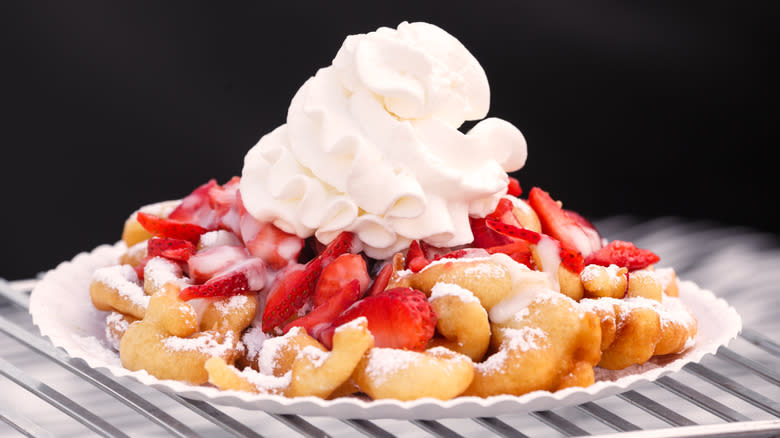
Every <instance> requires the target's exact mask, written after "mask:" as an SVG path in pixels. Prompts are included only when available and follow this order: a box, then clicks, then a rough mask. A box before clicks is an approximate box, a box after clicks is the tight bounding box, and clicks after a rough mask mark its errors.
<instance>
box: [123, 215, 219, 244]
mask: <svg viewBox="0 0 780 438" xmlns="http://www.w3.org/2000/svg"><path fill="white" fill-rule="evenodd" d="M136 219H138V223H140V224H141V226H142V227H144V228H145V229H146V231H148V232H150V233H152V234H153V235H155V236H157V237H170V238H173V239H182V240H188V241H190V242H192V243H197V242H198V240H200V235H201V234H203V233H205V232H206V231H208V230H207V229H205V228H203V227H201V226H200V225H195V224H192V223H187V222H180V221H177V220H174V219H164V218H160V217H157V216H155V215H152V214H148V213H144V212H141V211H139V212H138V214H137V215H136Z"/></svg>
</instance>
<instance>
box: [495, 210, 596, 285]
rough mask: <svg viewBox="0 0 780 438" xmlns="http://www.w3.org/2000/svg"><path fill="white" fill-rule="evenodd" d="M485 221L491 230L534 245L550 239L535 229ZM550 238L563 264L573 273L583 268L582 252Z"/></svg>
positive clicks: (577, 272)
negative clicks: (556, 247) (556, 246)
mask: <svg viewBox="0 0 780 438" xmlns="http://www.w3.org/2000/svg"><path fill="white" fill-rule="evenodd" d="M485 223H486V225H487V226H488V228H490V229H491V230H494V231H496V232H498V233H501V234H504V235H507V236H510V237H515V238H518V239H522V240H525V241H526V242H528V243H530V244H534V245H535V244H538V243H539V242H540V241H541V240H542V239H552V238H551V237H549V236H545V235H543V234H539V233H537V232H536V231H532V230H528V229H525V228H520V227H516V226H514V225H509V224H505V223H503V222H498V221H494V220H491V219H488V220H487V221H486V222H485ZM552 240H553V241H554V242H555V243H556V244H557V245H558V253H559V256H560V258H561V263H562V264H563V266H564V267H565V268H566V269H568V270H570V271H572V272H574V273H575V274H579V273H580V272H582V270H583V269H584V268H585V262H584V258H583V257H582V254H581V253H580V252H579V251H578V250H577V249H575V248H573V247H571V246H570V245H569V244H568V243H566V242H561V241H558V240H555V239H552ZM521 263H522V262H521Z"/></svg>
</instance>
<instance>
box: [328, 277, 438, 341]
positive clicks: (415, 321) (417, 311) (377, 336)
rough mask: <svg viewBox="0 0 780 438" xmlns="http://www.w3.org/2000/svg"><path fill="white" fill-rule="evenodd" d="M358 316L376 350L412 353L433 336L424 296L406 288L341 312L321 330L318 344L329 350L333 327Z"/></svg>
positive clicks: (431, 314) (431, 313)
mask: <svg viewBox="0 0 780 438" xmlns="http://www.w3.org/2000/svg"><path fill="white" fill-rule="evenodd" d="M361 316H362V317H365V318H366V319H367V320H368V330H369V331H370V332H371V334H372V335H373V336H374V345H375V346H376V347H388V348H401V349H405V350H416V351H422V350H424V349H425V346H426V345H427V344H428V341H430V340H431V338H432V337H433V333H434V330H435V328H436V319H437V318H436V312H435V311H434V310H433V308H432V307H431V305H430V303H428V298H427V297H426V296H425V294H424V293H422V292H420V291H418V290H416V289H411V288H408V287H400V288H394V289H388V290H386V291H384V292H382V293H380V294H378V295H374V296H371V297H366V298H363V299H362V300H360V301H358V302H357V303H355V304H354V305H352V306H351V307H349V308H348V309H347V310H345V311H344V312H343V313H342V314H341V315H339V316H338V317H337V318H336V319H335V320H334V321H333V323H331V325H330V326H329V327H328V328H327V329H325V330H323V331H322V333H321V336H320V338H321V339H320V341H321V342H322V343H323V345H325V346H326V347H328V348H331V347H332V343H333V333H334V332H335V330H336V328H337V327H339V326H340V325H342V324H345V323H348V322H350V321H352V320H354V319H356V318H359V317H361Z"/></svg>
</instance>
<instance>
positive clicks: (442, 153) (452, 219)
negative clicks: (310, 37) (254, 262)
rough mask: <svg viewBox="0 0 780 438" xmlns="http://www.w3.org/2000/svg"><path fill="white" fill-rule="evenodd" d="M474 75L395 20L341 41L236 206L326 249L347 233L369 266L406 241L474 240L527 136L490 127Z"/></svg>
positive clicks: (438, 40) (477, 73)
mask: <svg viewBox="0 0 780 438" xmlns="http://www.w3.org/2000/svg"><path fill="white" fill-rule="evenodd" d="M489 105H490V88H489V86H488V82H487V77H486V76H485V72H484V70H483V69H482V66H480V64H479V63H478V62H477V60H476V59H475V58H474V57H473V56H472V55H471V53H469V51H468V50H467V49H466V48H465V47H464V46H463V45H462V44H461V43H460V42H459V41H458V40H457V39H455V38H454V37H453V36H451V35H450V34H448V33H447V32H445V31H444V30H442V29H440V28H438V27H436V26H434V25H431V24H428V23H406V22H404V23H401V24H400V25H399V26H398V29H390V28H380V29H378V30H377V31H375V32H371V33H368V34H360V35H352V36H349V37H347V39H346V40H345V41H344V44H343V45H342V47H341V49H340V50H339V51H338V53H337V54H336V57H335V59H334V60H333V64H332V65H331V66H329V67H325V68H322V69H320V70H319V71H318V72H317V74H316V75H315V76H314V77H312V78H310V79H309V80H307V81H306V82H305V83H304V84H303V86H302V87H301V88H300V89H299V90H298V92H297V93H296V94H295V97H293V99H292V102H291V104H290V108H289V110H288V113H287V123H286V124H284V125H282V126H280V127H278V128H276V129H275V130H273V131H272V132H270V133H269V134H267V135H265V136H264V137H262V138H261V139H260V141H259V142H258V143H257V145H256V146H254V147H253V148H252V149H251V150H250V151H249V152H248V153H247V155H246V157H245V160H244V169H243V174H242V178H241V185H240V191H241V197H242V200H243V203H244V206H245V207H246V209H247V211H248V212H249V213H250V214H251V215H252V216H254V217H255V218H257V219H258V220H260V221H267V222H273V223H274V224H275V225H276V226H278V227H279V228H281V229H283V230H285V231H287V232H290V233H295V234H297V235H298V236H301V237H309V236H311V235H312V234H313V235H315V236H316V237H317V239H318V240H319V241H321V242H323V243H328V242H330V241H331V240H332V239H333V238H335V236H336V235H338V233H340V232H341V231H351V232H353V233H355V235H356V236H357V238H358V239H359V240H360V241H361V242H362V244H363V250H364V251H365V252H366V254H367V255H369V256H370V257H374V258H378V259H384V258H388V257H391V256H392V255H393V254H394V253H395V252H397V251H400V250H403V249H405V248H406V247H408V245H409V243H410V242H411V240H414V239H419V240H423V241H425V242H427V243H429V244H431V245H435V246H440V247H451V246H456V245H461V244H466V243H469V242H471V241H472V240H473V236H472V233H471V229H470V226H469V220H468V218H469V215H471V216H477V217H483V216H485V215H487V214H489V213H490V212H491V211H493V209H494V208H495V206H496V204H497V202H498V200H499V198H500V197H501V196H502V195H503V194H504V193H506V187H507V182H508V177H507V172H511V171H514V170H517V169H519V168H521V167H522V166H523V165H524V164H525V160H526V155H527V152H526V143H525V138H524V137H523V135H522V134H521V133H520V131H519V130H518V129H517V128H515V127H514V126H513V125H511V124H510V123H508V122H506V121H504V120H501V119H497V118H488V119H485V120H482V121H481V122H479V123H477V124H476V125H475V126H474V127H473V128H472V129H471V130H469V131H468V133H466V134H464V133H462V132H460V131H459V130H458V128H459V127H460V126H461V125H462V124H463V122H464V121H466V120H479V119H482V118H484V117H485V116H486V115H487V111H488V107H489Z"/></svg>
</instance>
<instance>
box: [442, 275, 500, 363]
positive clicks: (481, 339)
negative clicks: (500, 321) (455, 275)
mask: <svg viewBox="0 0 780 438" xmlns="http://www.w3.org/2000/svg"><path fill="white" fill-rule="evenodd" d="M431 292H432V293H431V297H430V299H429V301H430V303H431V306H432V307H433V309H434V311H435V312H436V315H437V316H438V319H437V322H436V330H437V331H438V332H439V333H440V334H441V335H442V337H436V338H434V339H433V340H432V341H431V343H430V345H431V346H434V347H436V346H439V347H445V348H448V349H450V350H452V351H455V352H457V353H461V354H464V355H466V356H468V357H469V358H471V360H473V361H480V360H482V358H483V357H484V356H485V352H487V349H488V347H489V346H490V322H489V321H488V314H487V311H486V310H485V308H484V307H482V305H481V304H480V303H479V300H477V298H476V297H475V296H474V294H472V293H471V292H470V291H469V290H468V289H463V288H462V287H460V286H458V285H455V284H450V283H436V285H434V286H433V288H432V289H431Z"/></svg>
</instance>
